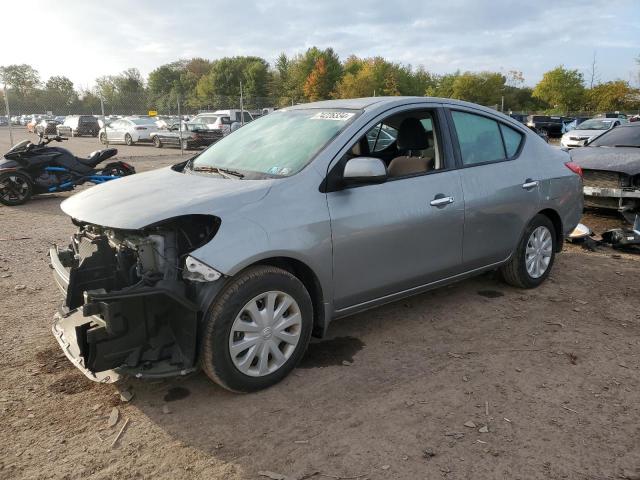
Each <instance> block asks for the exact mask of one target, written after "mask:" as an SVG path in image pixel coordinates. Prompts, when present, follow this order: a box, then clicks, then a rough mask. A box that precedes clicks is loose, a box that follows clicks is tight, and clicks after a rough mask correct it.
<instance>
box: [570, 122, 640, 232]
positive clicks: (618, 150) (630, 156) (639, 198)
mask: <svg viewBox="0 0 640 480" xmlns="http://www.w3.org/2000/svg"><path fill="white" fill-rule="evenodd" d="M614 120H615V119H614ZM571 159H572V161H573V162H575V163H576V164H577V165H580V167H581V168H582V172H583V175H584V195H585V205H586V206H589V207H597V208H605V209H613V210H617V211H619V212H621V213H622V214H623V215H625V218H627V220H628V221H629V222H632V221H633V217H634V216H635V212H640V123H627V124H623V125H620V126H619V127H616V128H612V129H610V130H608V131H605V133H603V134H601V135H600V136H599V137H597V138H595V139H593V140H592V141H590V142H589V143H587V145H586V146H584V147H582V148H578V149H575V150H571Z"/></svg>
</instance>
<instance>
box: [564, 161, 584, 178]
mask: <svg viewBox="0 0 640 480" xmlns="http://www.w3.org/2000/svg"><path fill="white" fill-rule="evenodd" d="M565 166H566V167H567V168H568V169H569V170H571V171H572V172H573V173H575V174H576V175H580V178H582V177H583V176H584V175H583V174H582V167H581V166H580V165H578V164H577V163H573V162H566V163H565Z"/></svg>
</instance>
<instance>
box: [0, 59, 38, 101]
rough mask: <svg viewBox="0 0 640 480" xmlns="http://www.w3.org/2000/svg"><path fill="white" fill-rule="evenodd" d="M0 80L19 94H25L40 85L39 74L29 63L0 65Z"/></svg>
mask: <svg viewBox="0 0 640 480" xmlns="http://www.w3.org/2000/svg"><path fill="white" fill-rule="evenodd" d="M0 81H1V82H2V83H4V84H5V85H6V86H7V87H9V88H11V89H13V90H15V91H16V92H18V93H19V94H21V95H26V94H27V93H29V92H30V91H32V90H34V89H36V88H37V87H38V86H39V85H40V74H39V73H38V71H37V70H36V69H34V68H33V67H32V66H31V65H27V64H26V63H23V64H22V65H7V66H6V67H0Z"/></svg>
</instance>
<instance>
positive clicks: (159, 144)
mask: <svg viewBox="0 0 640 480" xmlns="http://www.w3.org/2000/svg"><path fill="white" fill-rule="evenodd" d="M153 146H154V147H156V148H162V141H161V140H160V137H158V135H154V136H153Z"/></svg>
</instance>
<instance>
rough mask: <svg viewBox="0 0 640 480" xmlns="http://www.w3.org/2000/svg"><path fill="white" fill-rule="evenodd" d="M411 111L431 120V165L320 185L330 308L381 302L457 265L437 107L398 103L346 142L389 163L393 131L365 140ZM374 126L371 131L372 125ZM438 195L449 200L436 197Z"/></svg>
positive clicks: (457, 238)
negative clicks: (326, 222) (327, 224)
mask: <svg viewBox="0 0 640 480" xmlns="http://www.w3.org/2000/svg"><path fill="white" fill-rule="evenodd" d="M410 116H414V117H415V118H418V119H420V120H421V122H422V123H423V125H430V126H431V127H430V128H432V131H431V133H432V135H433V138H434V139H435V142H434V143H435V144H434V146H433V149H434V151H435V152H437V153H436V157H437V158H436V162H435V165H434V168H432V169H429V170H428V171H424V172H419V173H414V174H409V175H405V176H394V177H391V178H388V180H387V181H386V182H385V183H379V184H364V185H358V186H351V187H346V188H341V189H338V190H337V191H331V192H328V193H327V202H328V206H329V214H330V218H331V232H332V240H333V271H334V305H335V308H336V310H337V313H340V311H344V312H345V313H348V310H349V309H351V308H355V309H357V308H358V307H361V306H366V304H372V305H373V304H376V303H379V302H383V301H385V299H389V298H390V297H392V296H393V295H394V294H402V293H403V292H406V291H410V290H412V289H418V288H420V287H421V286H425V285H427V284H430V283H433V282H437V281H438V280H442V279H444V278H447V277H449V276H452V275H455V274H457V273H459V272H460V268H461V263H462V240H463V225H464V198H463V193H462V186H461V180H460V175H459V171H458V170H457V169H456V168H455V165H454V158H453V151H452V149H451V145H450V140H449V139H448V137H447V136H446V131H445V130H444V129H443V128H441V125H444V117H443V116H442V112H441V111H440V109H439V108H423V109H420V110H415V107H414V110H407V109H406V107H404V109H397V110H395V112H394V114H393V115H392V116H391V117H388V118H387V119H382V120H381V121H382V125H380V120H378V122H377V123H376V124H375V125H372V126H371V129H370V130H369V131H368V132H366V133H365V139H366V144H363V143H362V142H361V140H358V141H357V142H356V143H355V144H354V145H353V147H356V145H357V146H358V148H356V150H358V149H359V148H361V147H360V146H361V145H364V146H365V148H366V145H368V146H369V148H368V150H370V151H369V152H365V155H356V156H375V157H376V158H380V159H382V160H383V161H385V163H387V166H388V163H390V162H393V160H391V161H390V162H388V161H387V160H386V159H388V158H391V157H396V156H400V155H403V154H405V152H403V151H400V149H398V145H397V143H398V142H397V141H396V140H395V139H392V142H391V143H388V144H387V146H386V147H385V148H383V149H381V150H379V151H377V150H378V149H377V148H376V146H375V144H374V145H373V146H372V145H371V140H372V138H378V139H380V138H381V137H382V136H381V135H380V134H379V133H378V132H379V131H384V132H385V133H387V134H391V135H393V132H394V131H397V129H398V128H402V126H401V125H399V124H401V123H402V119H403V118H407V117H410ZM381 127H382V128H381ZM376 128H378V132H375V134H374V133H372V132H371V130H375V129H376ZM399 134H400V135H402V132H399ZM387 142H388V139H387ZM353 150H354V149H353V148H351V149H350V150H348V152H352V151H353ZM358 153H362V152H358ZM412 154H415V152H412ZM348 155H350V154H349V153H348V154H347V156H348ZM340 161H344V157H343V159H341V160H340ZM347 161H348V159H347ZM339 163H340V162H338V164H339ZM345 163H346V162H345ZM335 168H339V167H335ZM445 198H448V199H450V201H446V202H443V201H442V199H445Z"/></svg>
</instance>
